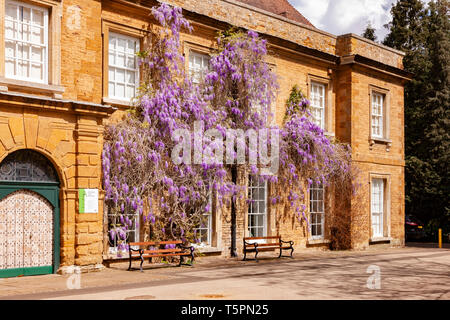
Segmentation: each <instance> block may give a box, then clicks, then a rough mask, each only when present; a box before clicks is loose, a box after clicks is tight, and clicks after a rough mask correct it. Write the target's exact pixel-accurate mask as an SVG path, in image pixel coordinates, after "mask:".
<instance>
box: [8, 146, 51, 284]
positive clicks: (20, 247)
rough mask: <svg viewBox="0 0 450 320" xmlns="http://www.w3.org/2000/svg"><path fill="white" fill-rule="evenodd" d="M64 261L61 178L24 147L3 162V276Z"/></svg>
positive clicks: (46, 269) (46, 270)
mask: <svg viewBox="0 0 450 320" xmlns="http://www.w3.org/2000/svg"><path fill="white" fill-rule="evenodd" d="M58 266H59V179H58V176H57V174H56V171H55V169H54V167H53V165H52V164H51V162H50V161H49V160H48V159H47V158H46V157H45V156H43V155H42V154H40V153H38V152H36V151H33V150H28V149H24V150H19V151H16V152H13V153H11V154H10V155H8V156H7V157H6V158H5V159H4V160H3V161H2V162H1V163H0V277H13V276H19V275H35V274H47V273H53V272H55V271H56V270H57V268H58Z"/></svg>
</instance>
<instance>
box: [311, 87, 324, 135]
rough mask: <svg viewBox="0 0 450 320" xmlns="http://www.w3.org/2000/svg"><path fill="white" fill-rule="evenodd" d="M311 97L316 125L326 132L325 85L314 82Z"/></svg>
mask: <svg viewBox="0 0 450 320" xmlns="http://www.w3.org/2000/svg"><path fill="white" fill-rule="evenodd" d="M310 97H311V113H312V116H313V120H314V123H315V124H316V125H318V126H319V127H320V128H322V129H323V130H325V85H324V84H321V83H316V82H312V83H311V93H310Z"/></svg>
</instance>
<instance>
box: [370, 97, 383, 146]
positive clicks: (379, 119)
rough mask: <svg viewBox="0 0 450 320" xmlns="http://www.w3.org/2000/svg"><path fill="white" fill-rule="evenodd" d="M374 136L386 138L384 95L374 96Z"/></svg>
mask: <svg viewBox="0 0 450 320" xmlns="http://www.w3.org/2000/svg"><path fill="white" fill-rule="evenodd" d="M372 136H373V137H376V138H384V95H383V94H380V93H375V92H374V93H373V94H372Z"/></svg>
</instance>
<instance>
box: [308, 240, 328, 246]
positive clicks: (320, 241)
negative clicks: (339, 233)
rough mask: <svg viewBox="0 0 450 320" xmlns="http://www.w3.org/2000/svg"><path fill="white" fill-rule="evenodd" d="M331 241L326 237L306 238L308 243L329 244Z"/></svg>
mask: <svg viewBox="0 0 450 320" xmlns="http://www.w3.org/2000/svg"><path fill="white" fill-rule="evenodd" d="M330 243H331V241H330V240H327V239H308V241H307V244H308V245H317V244H330Z"/></svg>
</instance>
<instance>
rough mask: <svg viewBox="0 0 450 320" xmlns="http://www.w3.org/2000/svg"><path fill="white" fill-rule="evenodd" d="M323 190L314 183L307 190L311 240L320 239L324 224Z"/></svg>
mask: <svg viewBox="0 0 450 320" xmlns="http://www.w3.org/2000/svg"><path fill="white" fill-rule="evenodd" d="M324 197H325V189H324V187H323V185H320V184H316V183H314V184H313V185H312V186H311V188H310V190H309V213H310V220H311V221H310V228H311V230H310V232H311V238H312V239H322V238H323V236H324V222H325V198H324Z"/></svg>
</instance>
